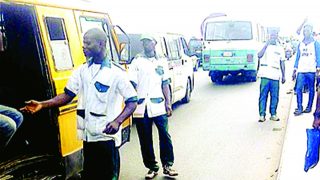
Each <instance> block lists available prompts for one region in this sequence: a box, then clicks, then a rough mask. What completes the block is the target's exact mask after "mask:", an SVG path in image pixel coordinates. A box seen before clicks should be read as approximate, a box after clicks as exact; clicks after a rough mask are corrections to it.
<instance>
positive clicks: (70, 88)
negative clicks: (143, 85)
mask: <svg viewBox="0 0 320 180" xmlns="http://www.w3.org/2000/svg"><path fill="white" fill-rule="evenodd" d="M106 43H107V36H106V34H105V33H104V32H103V31H102V30H100V29H98V28H94V29H90V30H88V31H87V32H86V33H85V35H84V38H83V52H84V54H85V56H86V57H90V58H89V59H88V60H87V62H86V63H85V64H83V65H81V66H80V67H79V68H78V69H76V70H75V71H74V72H73V74H72V75H71V77H70V79H69V81H68V83H67V86H66V87H65V90H64V93H62V94H60V95H57V96H56V97H54V98H52V99H49V100H46V101H41V102H38V101H35V100H31V101H29V102H27V105H26V106H25V107H24V108H22V109H21V110H24V111H26V112H30V113H35V112H37V111H39V110H41V109H42V108H51V107H59V106H62V105H65V104H67V103H69V102H70V101H71V100H72V99H73V98H74V97H75V96H76V95H78V105H77V125H78V127H77V129H78V137H79V138H80V139H82V140H83V156H84V164H83V168H84V179H107V180H116V179H118V178H119V170H120V156H119V151H118V147H117V145H118V143H119V142H120V141H121V130H119V128H120V125H121V123H122V122H123V121H124V120H125V119H127V118H128V117H129V116H130V115H131V114H132V113H133V112H134V110H135V108H136V102H137V96H136V95H137V94H136V91H135V90H134V88H133V86H132V85H131V83H130V81H129V79H128V77H127V74H126V72H125V71H124V70H122V69H121V68H120V67H118V66H117V65H115V64H113V63H112V62H111V60H109V59H108V58H107V57H106ZM123 98H124V100H125V107H124V109H123V110H122V102H123Z"/></svg>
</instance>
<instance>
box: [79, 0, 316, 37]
mask: <svg viewBox="0 0 320 180" xmlns="http://www.w3.org/2000/svg"><path fill="white" fill-rule="evenodd" d="M84 1H91V2H92V3H94V4H96V5H97V6H100V7H101V6H103V7H105V9H106V11H107V12H108V13H109V15H110V18H111V21H112V23H113V24H116V25H120V26H121V27H122V28H123V29H124V30H125V31H126V32H127V33H145V32H174V33H180V34H184V35H185V36H187V37H191V36H196V37H200V36H201V33H200V25H201V23H202V21H203V19H204V18H205V17H207V16H208V15H209V14H211V13H213V12H222V13H227V14H229V13H233V14H234V15H239V16H249V17H252V18H255V19H256V20H257V21H259V22H260V23H261V24H262V25H265V26H279V27H280V35H283V36H290V35H295V31H296V29H297V27H298V26H299V25H300V24H301V23H302V22H303V20H304V19H305V18H306V17H308V20H309V21H310V22H311V23H312V24H314V27H315V28H314V29H316V31H320V26H319V27H318V25H317V21H319V22H320V6H318V5H317V4H319V3H317V2H316V0H264V1H263V0H122V1H120V0H113V1H110V0H84ZM318 19H319V20H318Z"/></svg>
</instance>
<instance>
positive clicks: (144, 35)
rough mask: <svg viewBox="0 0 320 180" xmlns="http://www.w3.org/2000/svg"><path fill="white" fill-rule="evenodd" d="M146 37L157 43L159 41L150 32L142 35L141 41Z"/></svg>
mask: <svg viewBox="0 0 320 180" xmlns="http://www.w3.org/2000/svg"><path fill="white" fill-rule="evenodd" d="M144 39H149V40H151V41H154V42H155V43H157V40H156V39H155V38H154V37H153V36H152V35H150V34H142V35H141V37H140V41H142V40H144Z"/></svg>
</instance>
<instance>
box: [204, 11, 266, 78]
mask: <svg viewBox="0 0 320 180" xmlns="http://www.w3.org/2000/svg"><path fill="white" fill-rule="evenodd" d="M212 17H213V18H211V17H207V18H206V19H205V21H204V22H203V23H202V26H201V27H203V33H202V34H203V50H202V56H203V58H202V59H203V63H202V67H203V70H204V71H209V76H210V78H211V80H212V82H219V81H222V79H223V77H224V76H227V75H232V76H238V75H243V76H245V77H246V78H247V79H249V80H250V81H256V80H257V67H258V57H257V54H258V51H259V50H260V49H261V48H262V46H263V42H264V41H265V40H266V29H265V28H264V27H263V26H261V25H260V24H259V23H257V22H255V21H252V20H250V19H247V18H241V17H232V16H227V15H224V16H222V15H221V16H219V17H215V16H212Z"/></svg>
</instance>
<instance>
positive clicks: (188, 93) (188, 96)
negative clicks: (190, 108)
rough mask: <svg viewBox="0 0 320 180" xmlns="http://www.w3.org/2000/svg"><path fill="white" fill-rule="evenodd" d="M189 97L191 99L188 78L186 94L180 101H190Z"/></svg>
mask: <svg viewBox="0 0 320 180" xmlns="http://www.w3.org/2000/svg"><path fill="white" fill-rule="evenodd" d="M190 99H191V83H190V80H189V79H188V82H187V87H186V95H185V96H184V98H183V99H182V102H183V103H188V102H190Z"/></svg>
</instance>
